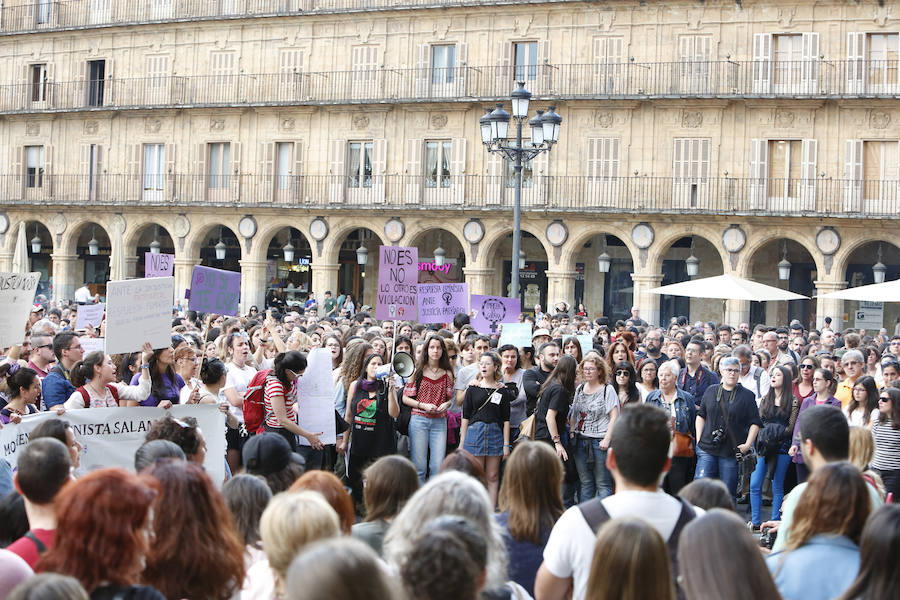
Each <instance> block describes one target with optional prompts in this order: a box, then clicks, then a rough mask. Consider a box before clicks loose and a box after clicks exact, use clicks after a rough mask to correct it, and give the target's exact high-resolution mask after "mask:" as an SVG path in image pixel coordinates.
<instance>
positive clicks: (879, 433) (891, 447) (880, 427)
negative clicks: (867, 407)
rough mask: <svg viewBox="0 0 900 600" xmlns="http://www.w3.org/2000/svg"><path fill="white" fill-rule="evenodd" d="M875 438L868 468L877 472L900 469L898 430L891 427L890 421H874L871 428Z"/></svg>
mask: <svg viewBox="0 0 900 600" xmlns="http://www.w3.org/2000/svg"><path fill="white" fill-rule="evenodd" d="M872 437H873V438H875V456H873V457H872V462H871V463H870V465H869V466H871V467H872V468H873V469H878V470H879V471H893V470H895V469H900V429H894V428H893V427H892V426H891V420H890V419H888V420H886V421H884V422H882V421H879V420H876V421H875V425H874V426H873V427H872Z"/></svg>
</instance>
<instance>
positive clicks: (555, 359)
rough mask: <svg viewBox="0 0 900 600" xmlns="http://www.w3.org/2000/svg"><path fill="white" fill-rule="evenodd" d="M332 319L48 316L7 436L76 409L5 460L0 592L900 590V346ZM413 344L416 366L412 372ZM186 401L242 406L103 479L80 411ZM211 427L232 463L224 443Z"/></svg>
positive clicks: (10, 369)
mask: <svg viewBox="0 0 900 600" xmlns="http://www.w3.org/2000/svg"><path fill="white" fill-rule="evenodd" d="M322 308H323V310H319V306H318V304H317V303H313V304H308V305H307V306H306V308H305V309H304V310H297V311H291V310H290V309H289V308H284V309H282V310H280V311H279V310H266V311H265V312H262V313H261V312H260V311H259V310H257V308H256V307H252V308H251V309H250V311H249V313H248V314H247V315H245V316H240V317H227V316H222V315H215V314H196V313H195V312H193V311H185V310H180V309H176V311H175V313H174V318H173V323H172V335H171V345H170V346H167V347H165V348H152V347H151V346H150V345H149V344H145V345H144V348H143V349H142V351H140V352H135V353H131V354H125V355H116V356H109V355H106V354H105V353H103V352H102V351H93V352H85V351H84V348H83V346H82V342H83V341H86V338H91V337H98V336H99V337H102V336H103V335H104V328H105V323H104V324H103V325H101V326H100V327H99V328H97V329H94V328H88V329H87V330H86V331H75V330H74V329H73V324H74V323H75V317H76V311H77V306H68V307H65V308H55V307H54V308H49V309H48V308H46V307H44V306H41V305H36V306H35V308H34V310H33V311H32V316H31V318H30V319H29V323H28V326H27V328H26V332H25V333H26V335H25V337H24V340H23V344H21V345H18V346H14V347H12V348H7V349H3V357H2V360H0V425H3V424H5V425H7V426H16V425H18V424H20V423H22V422H23V420H27V419H29V418H34V417H33V415H35V414H37V413H41V412H45V411H50V412H52V413H53V414H52V415H44V416H43V417H41V422H40V424H39V425H37V426H36V427H35V428H34V429H32V430H31V432H30V436H29V441H28V444H27V445H26V446H25V447H24V448H22V449H21V450H20V451H19V452H18V455H17V467H16V469H15V470H14V471H13V470H12V469H11V468H10V466H9V464H8V463H7V462H6V461H5V460H3V459H0V600H2V599H4V598H10V599H45V598H73V599H75V598H92V599H158V598H169V599H173V600H178V599H185V598H188V599H206V598H212V599H216V598H221V599H231V598H235V599H237V598H241V599H254V600H255V599H263V600H266V599H269V598H289V599H301V598H302V599H313V600H315V599H319V598H321V599H323V600H324V599H325V598H341V599H349V600H354V599H357V598H359V599H363V598H366V599H370V598H371V599H374V600H380V599H398V600H403V599H417V600H418V599H425V600H432V599H433V600H442V599H445V598H446V599H448V600H449V599H463V600H467V599H476V598H483V599H506V598H510V599H526V598H531V597H533V598H537V599H538V600H556V599H560V600H561V599H564V598H569V597H572V598H575V599H579V600H580V599H582V598H591V599H593V598H598V599H606V598H609V599H612V598H616V599H620V598H621V599H645V598H646V599H648V600H651V599H652V600H660V599H661V600H665V599H670V598H672V599H674V598H688V599H703V598H717V599H718V598H722V599H732V598H734V599H743V598H747V599H750V598H784V599H787V600H794V599H798V600H799V599H804V600H806V599H811V600H817V599H820V598H821V599H823V600H824V599H831V598H841V599H846V600H854V599H881V598H889V597H894V595H895V594H896V590H897V589H900V570H898V569H897V568H896V564H897V557H898V555H900V508H898V507H897V506H896V505H895V504H893V502H892V500H893V498H894V497H895V496H896V495H897V493H898V491H900V364H898V358H900V335H893V336H891V335H889V334H888V332H887V331H885V330H881V331H876V332H867V331H864V330H862V331H858V330H853V329H847V330H843V331H834V330H832V329H831V328H830V327H829V326H828V323H830V321H827V322H826V326H825V327H824V328H823V329H821V330H808V329H806V328H805V327H804V326H803V325H802V324H801V323H799V322H797V321H794V322H791V323H789V324H786V325H784V326H781V327H767V326H763V325H757V326H755V327H752V328H751V327H750V325H749V324H747V323H742V324H739V325H738V326H737V327H732V326H729V325H722V324H718V325H717V324H715V323H706V322H697V323H693V324H691V323H689V322H688V321H687V319H685V318H683V317H680V318H678V319H673V320H672V322H671V323H670V324H669V325H668V327H665V328H661V327H655V326H651V325H650V324H648V323H647V322H646V321H644V320H643V319H641V318H640V316H639V314H638V311H637V310H634V309H632V314H631V315H630V316H629V318H627V319H622V320H613V321H610V320H609V319H607V318H605V317H599V318H597V319H595V320H593V321H592V320H590V319H589V318H588V317H587V316H586V315H585V314H583V311H581V312H576V313H573V312H572V311H570V310H569V307H568V305H567V304H566V303H564V302H561V303H559V304H558V305H557V306H556V307H554V308H555V311H554V312H552V313H544V312H542V311H541V310H540V307H535V310H534V313H531V312H529V313H523V314H522V315H520V317H519V320H520V322H527V323H530V324H531V326H532V341H531V345H529V346H515V345H512V344H501V343H500V338H501V336H502V332H501V333H500V334H495V335H484V334H482V333H479V332H476V331H475V329H474V328H473V327H472V325H471V324H470V318H469V316H468V315H465V314H459V315H457V316H456V318H455V319H454V321H453V323H447V324H444V326H439V325H423V324H419V323H413V322H405V321H381V322H380V321H378V320H376V319H375V318H374V317H373V316H372V311H371V310H370V308H369V307H366V306H361V307H359V308H357V307H356V306H355V304H354V303H353V302H352V300H351V302H350V305H347V304H346V302H345V303H344V304H343V305H341V304H338V303H337V302H336V301H335V300H333V299H332V298H331V294H330V293H329V294H327V295H326V298H325V301H324V303H323V307H322ZM585 335H588V336H590V339H591V343H590V344H588V345H587V346H584V345H583V344H582V342H583V340H584V339H585V338H584V336H585ZM316 348H325V349H327V350H328V351H329V352H330V355H331V365H330V367H329V368H330V369H331V370H332V372H331V376H332V381H333V382H334V388H335V396H334V413H335V430H336V434H337V439H336V442H335V443H333V444H329V443H326V439H325V437H324V436H323V435H322V432H315V431H308V430H306V429H304V428H303V427H301V426H300V424H299V423H300V420H299V419H298V413H299V412H300V410H301V409H300V408H299V407H300V402H299V400H300V398H298V391H297V390H298V385H297V383H298V381H299V380H301V378H302V377H303V376H304V374H305V373H306V371H307V367H308V364H309V363H308V360H307V355H308V353H309V352H310V351H311V350H313V349H316ZM400 353H406V354H408V355H409V358H410V360H411V362H412V364H413V367H412V368H411V369H410V370H409V372H406V371H404V370H403V369H400V370H401V372H404V373H405V375H406V376H401V374H400V373H397V372H396V371H395V370H391V369H389V368H388V367H390V365H392V364H393V363H394V359H395V358H397V356H398V354H400ZM400 362H401V363H402V361H400ZM258 381H259V382H261V384H260V389H261V390H262V391H261V393H262V398H263V406H264V418H263V422H262V423H261V424H260V425H259V427H256V428H254V427H248V423H249V419H245V416H246V415H245V413H244V408H245V397H246V396H248V395H249V394H252V393H254V388H253V385H254V383H255V382H258ZM175 404H214V405H217V406H218V407H219V410H221V411H222V412H223V413H225V414H226V419H225V421H226V425H225V431H224V432H202V431H201V430H200V428H199V427H198V425H197V422H196V421H195V420H194V419H192V418H189V417H188V418H182V419H176V418H174V417H172V416H171V415H169V414H167V415H166V416H165V417H163V418H160V419H158V420H156V421H154V422H153V423H152V426H151V427H150V430H149V431H148V432H147V434H146V438H145V441H144V443H143V445H142V446H141V447H140V449H139V450H138V451H137V452H136V453H135V455H134V457H130V456H129V457H127V459H128V463H129V464H130V463H131V462H133V463H134V469H133V470H125V469H121V468H104V469H96V470H92V471H85V470H84V469H83V468H81V456H82V453H83V448H82V440H79V439H78V438H77V436H76V434H75V432H74V430H73V427H72V426H71V425H70V424H69V422H68V421H67V417H66V413H67V412H68V411H76V410H90V409H93V408H108V407H116V406H122V407H126V406H156V407H161V408H164V409H168V408H170V407H171V406H173V405H175ZM330 410H331V409H330V408H328V412H330ZM329 419H330V417H329ZM211 433H214V434H217V435H219V434H221V435H223V437H224V438H225V441H226V453H225V455H224V456H221V457H218V456H217V457H208V456H207V453H208V449H207V445H206V441H205V440H206V437H205V436H208V435H210V434H211ZM209 458H212V459H214V460H221V461H222V462H223V463H224V464H225V465H226V468H225V472H226V474H227V475H226V479H225V480H224V481H213V480H212V479H211V478H210V476H209V474H208V473H207V472H206V471H205V470H204V468H203V464H204V462H205V461H207V460H208V459H209ZM891 590H895V591H894V592H891Z"/></svg>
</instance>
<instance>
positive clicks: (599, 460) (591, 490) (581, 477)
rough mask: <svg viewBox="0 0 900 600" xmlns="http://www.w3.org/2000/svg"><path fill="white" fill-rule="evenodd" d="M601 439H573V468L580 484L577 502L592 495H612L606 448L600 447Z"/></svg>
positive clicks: (588, 498)
mask: <svg viewBox="0 0 900 600" xmlns="http://www.w3.org/2000/svg"><path fill="white" fill-rule="evenodd" d="M601 441H602V440H601V439H600V438H586V437H578V438H576V439H575V442H574V446H575V448H574V450H575V457H574V458H575V468H576V469H577V470H578V481H579V483H580V484H581V492H580V495H579V497H578V501H579V502H585V501H587V500H590V499H591V498H593V497H594V496H599V497H600V498H606V497H607V496H611V495H612V480H611V478H610V475H609V471H607V470H606V450H601V449H600V442H601ZM571 445H573V444H570V446H571Z"/></svg>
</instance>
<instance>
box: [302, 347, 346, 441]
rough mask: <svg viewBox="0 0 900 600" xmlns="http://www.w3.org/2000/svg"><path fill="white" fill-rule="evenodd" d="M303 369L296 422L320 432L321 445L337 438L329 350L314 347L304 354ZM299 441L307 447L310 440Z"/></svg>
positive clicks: (307, 428)
mask: <svg viewBox="0 0 900 600" xmlns="http://www.w3.org/2000/svg"><path fill="white" fill-rule="evenodd" d="M306 358H307V361H308V362H307V364H306V371H305V372H304V373H303V376H301V377H300V379H299V380H297V404H298V407H299V413H298V414H297V423H298V424H299V425H300V427H302V428H303V429H305V430H306V431H310V432H312V433H319V432H322V435H320V436H319V439H320V440H322V443H323V444H333V443H335V441H336V440H337V432H336V431H335V428H334V379H333V378H332V375H331V350H329V349H328V348H313V349H312V351H311V352H310V353H309V354H308V355H307V357H306ZM299 440H300V444H302V445H304V446H309V440H307V439H306V438H305V437H300V438H299Z"/></svg>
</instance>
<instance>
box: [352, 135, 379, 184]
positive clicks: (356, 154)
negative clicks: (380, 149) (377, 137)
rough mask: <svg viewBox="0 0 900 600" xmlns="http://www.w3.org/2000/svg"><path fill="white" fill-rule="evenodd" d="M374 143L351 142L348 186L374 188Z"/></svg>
mask: <svg viewBox="0 0 900 600" xmlns="http://www.w3.org/2000/svg"><path fill="white" fill-rule="evenodd" d="M372 151H373V144H372V142H350V160H349V162H348V165H347V186H348V187H351V188H370V187H372Z"/></svg>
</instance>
